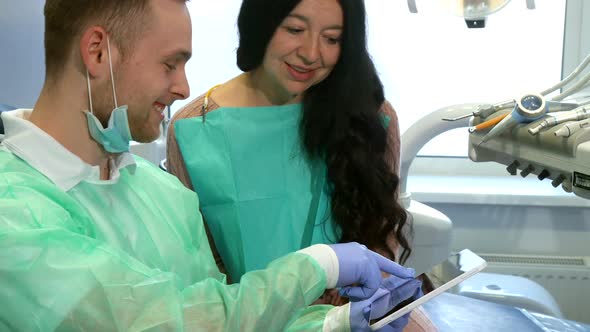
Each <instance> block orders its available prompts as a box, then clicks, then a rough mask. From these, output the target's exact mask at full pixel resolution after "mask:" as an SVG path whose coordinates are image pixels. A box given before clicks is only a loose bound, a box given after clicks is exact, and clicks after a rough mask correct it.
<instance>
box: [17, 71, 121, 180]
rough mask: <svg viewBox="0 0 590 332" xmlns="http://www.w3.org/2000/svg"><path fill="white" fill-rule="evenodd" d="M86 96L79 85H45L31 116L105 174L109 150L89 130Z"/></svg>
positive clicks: (42, 127) (40, 126) (39, 124)
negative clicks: (104, 148) (93, 137)
mask: <svg viewBox="0 0 590 332" xmlns="http://www.w3.org/2000/svg"><path fill="white" fill-rule="evenodd" d="M67 81H68V80H63V81H62V82H67ZM70 81H72V80H70ZM87 98H88V97H87V92H85V89H83V88H80V86H79V85H78V87H68V86H64V85H62V86H57V85H53V86H51V87H49V86H47V85H45V86H44V87H43V90H42V92H41V95H40V96H39V99H38V100H37V103H36V104H35V107H34V109H33V112H32V113H31V116H30V118H29V119H28V120H29V121H31V122H32V123H33V124H35V125H36V126H37V127H39V128H40V129H41V130H43V131H45V132H46V133H47V134H49V135H50V136H51V137H53V138H54V139H55V140H56V141H58V142H59V143H60V144H61V145H63V146H64V147H65V148H66V149H68V150H69V151H70V152H72V153H73V154H75V155H76V156H78V157H79V158H80V159H82V160H83V161H84V162H86V163H88V164H90V165H93V166H95V165H99V166H100V169H101V178H103V174H102V173H103V170H104V169H107V170H108V168H109V166H108V160H109V154H108V153H106V152H105V151H104V150H103V149H102V148H101V146H100V145H99V144H98V143H97V142H96V141H95V140H94V139H92V137H91V136H90V133H89V132H88V125H87V122H86V121H87V120H86V115H85V114H84V113H83V111H85V110H88V99H87ZM106 174H107V175H108V173H106Z"/></svg>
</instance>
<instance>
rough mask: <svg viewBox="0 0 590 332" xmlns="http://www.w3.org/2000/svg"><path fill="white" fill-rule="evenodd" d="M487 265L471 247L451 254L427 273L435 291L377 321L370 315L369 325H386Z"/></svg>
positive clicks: (374, 329) (373, 327)
mask: <svg viewBox="0 0 590 332" xmlns="http://www.w3.org/2000/svg"><path fill="white" fill-rule="evenodd" d="M485 267H486V261H484V260H483V258H481V257H479V256H477V255H476V254H474V253H473V252H472V251H471V250H469V249H464V250H462V251H460V252H458V253H456V254H453V255H451V256H449V257H448V258H447V259H446V260H444V261H442V262H441V263H439V264H437V265H435V266H434V267H432V269H431V270H430V272H428V273H427V275H428V277H429V278H430V279H431V281H432V283H433V285H434V287H435V288H434V290H433V291H431V292H430V293H428V294H426V295H424V296H422V297H421V298H419V299H417V300H414V301H412V302H410V303H408V304H406V305H405V306H403V307H402V308H399V309H398V310H396V311H395V312H393V313H391V314H389V315H387V316H384V317H383V318H377V320H376V321H374V320H373V319H374V317H370V319H371V325H369V326H370V328H371V330H373V331H376V330H378V329H380V328H382V327H384V326H385V325H387V324H389V323H391V322H393V321H394V320H396V319H398V318H399V317H401V316H403V315H405V314H407V313H408V312H410V311H412V309H414V308H416V307H418V306H420V305H421V304H423V303H425V302H426V301H428V300H430V299H432V298H434V297H435V296H437V295H439V294H441V293H443V292H444V291H446V290H448V289H450V288H451V287H453V286H455V285H457V284H458V283H460V282H461V281H463V280H465V279H467V278H469V277H471V276H473V275H474V274H476V273H477V272H480V271H481V270H483V269H484V268H485ZM420 273H422V272H420ZM417 275H418V274H417Z"/></svg>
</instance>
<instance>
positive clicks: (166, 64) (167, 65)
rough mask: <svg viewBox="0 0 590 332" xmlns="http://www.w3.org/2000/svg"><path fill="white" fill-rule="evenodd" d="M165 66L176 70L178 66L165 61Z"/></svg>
mask: <svg viewBox="0 0 590 332" xmlns="http://www.w3.org/2000/svg"><path fill="white" fill-rule="evenodd" d="M164 66H166V69H167V70H174V69H176V66H174V65H171V64H169V63H164Z"/></svg>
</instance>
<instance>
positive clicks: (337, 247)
mask: <svg viewBox="0 0 590 332" xmlns="http://www.w3.org/2000/svg"><path fill="white" fill-rule="evenodd" d="M330 248H332V250H334V252H335V253H336V256H337V257H338V265H339V274H338V282H337V283H336V287H342V288H341V290H340V294H341V295H342V296H346V297H348V298H350V299H351V300H352V301H355V300H362V299H367V298H369V297H371V295H373V294H374V293H375V292H376V291H377V289H378V288H379V287H380V285H381V281H382V280H383V277H382V276H381V272H386V273H389V274H391V275H392V276H393V277H397V278H398V279H408V278H413V277H414V270H412V269H407V268H405V267H403V266H401V265H399V264H397V263H395V262H394V261H391V260H389V259H387V258H385V257H383V256H381V255H379V254H378V253H376V252H374V251H371V250H369V249H367V247H365V246H364V245H361V244H358V243H356V242H351V243H339V244H332V245H330ZM388 279H389V278H388ZM386 280H387V279H386ZM353 284H359V285H360V286H356V287H353V286H352V285H353ZM408 297H409V295H408ZM402 300H403V299H402Z"/></svg>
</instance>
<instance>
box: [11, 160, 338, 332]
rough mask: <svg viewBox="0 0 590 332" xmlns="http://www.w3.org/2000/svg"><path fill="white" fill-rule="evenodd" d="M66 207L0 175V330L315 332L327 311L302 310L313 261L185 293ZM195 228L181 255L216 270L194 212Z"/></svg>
mask: <svg viewBox="0 0 590 332" xmlns="http://www.w3.org/2000/svg"><path fill="white" fill-rule="evenodd" d="M191 197H192V196H191ZM71 201H72V200H71V198H69V196H68V195H67V194H66V193H63V192H61V191H59V190H56V189H55V188H54V186H53V185H52V184H50V183H49V182H48V181H46V179H44V178H43V179H41V178H40V176H29V175H27V176H21V175H18V174H15V173H12V172H3V171H1V170H0V308H2V309H1V310H0V330H2V331H5V330H6V331H43V332H45V331H55V330H57V331H283V330H285V329H287V330H293V331H304V330H305V331H321V330H322V326H323V320H324V317H325V312H327V310H328V308H327V307H326V306H322V307H314V306H311V307H306V306H307V305H309V304H310V303H311V302H313V301H314V300H315V299H317V298H318V297H319V296H320V295H321V293H322V292H323V290H324V289H325V287H326V276H325V273H324V271H323V270H322V268H321V267H320V266H319V265H318V264H317V263H316V262H315V261H314V260H313V259H312V258H311V257H309V256H307V255H305V254H300V253H293V254H290V255H288V256H285V257H282V258H280V259H278V260H276V261H274V262H272V263H271V264H270V265H269V266H268V268H267V269H264V270H259V271H253V272H251V273H248V274H246V275H244V277H243V278H242V280H241V283H240V284H234V285H226V284H225V283H224V280H223V279H221V280H219V279H215V278H202V279H201V280H197V281H196V282H195V283H193V284H192V285H190V286H188V287H185V286H183V283H182V281H181V280H179V277H178V276H177V275H175V273H174V272H170V271H162V270H159V269H154V268H150V267H148V266H147V265H145V264H144V263H142V262H141V261H139V260H138V259H135V258H134V257H132V256H130V255H129V254H127V253H125V252H124V251H121V250H117V249H114V248H112V247H111V246H109V245H107V244H105V243H104V242H103V241H100V240H98V239H96V238H94V237H93V236H92V233H91V231H88V230H89V229H90V227H89V225H90V224H91V223H92V222H91V221H90V220H88V218H87V217H86V219H85V218H84V213H83V212H82V211H77V210H76V208H75V207H73V206H70V205H72V203H71ZM194 201H195V202H193V203H194V204H195V205H194V206H195V207H196V206H197V204H198V199H197V198H196V195H195V196H194ZM74 205H75V204H74ZM195 209H196V208H195ZM194 222H195V223H198V227H199V228H200V229H201V231H200V232H199V236H198V238H197V239H195V240H194V241H193V246H194V248H187V250H192V251H194V254H195V255H201V256H204V257H205V259H203V261H204V262H208V263H207V265H209V266H202V269H203V270H205V271H206V270H210V269H215V271H217V270H216V266H215V262H214V260H213V258H212V256H211V251H210V249H209V246H208V243H207V238H206V235H205V232H204V231H202V227H203V226H202V221H201V220H200V218H199V216H198V215H197V214H196V213H195V220H194ZM201 274H202V273H201ZM287 325H288V327H287Z"/></svg>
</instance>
